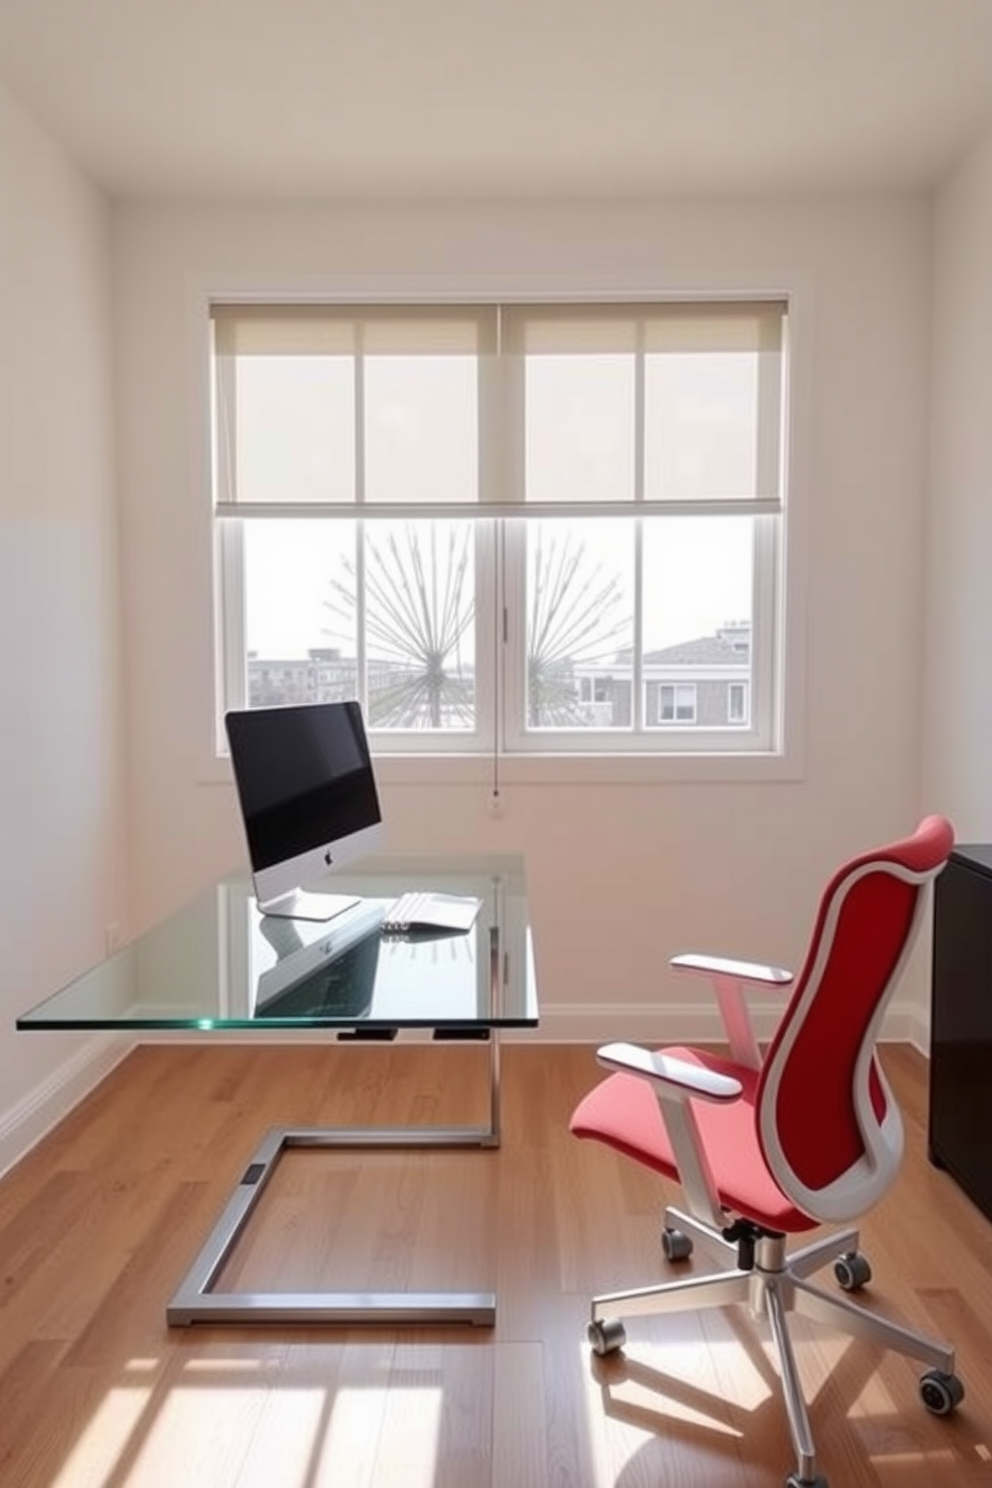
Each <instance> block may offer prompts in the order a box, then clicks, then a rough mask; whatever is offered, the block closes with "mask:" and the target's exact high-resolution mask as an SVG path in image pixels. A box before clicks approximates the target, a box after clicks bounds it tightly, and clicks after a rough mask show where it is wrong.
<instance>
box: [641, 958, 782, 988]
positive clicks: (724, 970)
mask: <svg viewBox="0 0 992 1488" xmlns="http://www.w3.org/2000/svg"><path fill="white" fill-rule="evenodd" d="M669 965H670V966H671V967H672V968H673V970H675V971H701V972H704V973H705V974H707V975H709V976H725V977H733V978H734V980H735V981H738V982H757V983H760V984H762V985H764V986H773V987H789V986H791V985H792V980H793V977H792V972H791V971H786V970H785V968H784V967H782V966H765V965H763V964H762V963H761V962H760V961H732V960H731V959H730V958H729V957H726V956H702V955H700V954H699V953H698V952H696V951H689V952H687V953H686V954H685V955H683V956H673V957H672V959H671V961H670V963H669Z"/></svg>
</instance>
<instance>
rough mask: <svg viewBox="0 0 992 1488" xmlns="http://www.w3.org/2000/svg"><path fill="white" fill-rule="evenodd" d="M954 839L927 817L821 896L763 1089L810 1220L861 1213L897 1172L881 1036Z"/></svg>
mask: <svg viewBox="0 0 992 1488" xmlns="http://www.w3.org/2000/svg"><path fill="white" fill-rule="evenodd" d="M953 846H954V829H953V827H952V826H951V824H950V822H949V821H948V820H947V819H946V818H945V817H942V816H928V817H926V818H924V820H923V821H922V822H921V823H920V825H919V827H918V828H917V830H916V831H915V833H914V834H913V835H912V836H911V837H907V838H905V839H904V840H903V841H900V842H895V843H892V844H890V845H889V846H887V847H882V848H879V849H878V850H877V851H875V852H870V853H865V854H863V855H862V856H861V857H858V858H855V859H853V861H852V862H850V863H847V864H845V866H844V867H843V868H841V869H840V870H839V871H838V872H837V873H836V874H835V875H834V877H833V879H832V880H831V881H830V883H829V884H828V885H827V888H826V891H825V892H824V895H823V898H822V900H821V902H820V909H819V914H818V915H817V919H816V923H815V925H814V928H813V935H812V938H811V940H810V944H809V948H808V950H807V952H806V958H805V960H804V962H803V966H802V969H801V971H800V973H799V975H798V977H797V979H796V984H795V989H794V992H793V995H792V998H791V1000H790V1002H789V1006H788V1008H787V1009H786V1012H785V1015H784V1017H783V1018H782V1020H781V1022H780V1024H779V1026H778V1028H777V1029H776V1032H775V1036H774V1038H773V1040H772V1042H771V1045H770V1046H769V1049H768V1051H767V1054H766V1056H765V1059H764V1061H763V1064H762V1068H761V1075H760V1079H759V1083H758V1089H757V1092H756V1099H757V1108H758V1123H759V1136H760V1140H761V1146H762V1150H763V1151H764V1155H765V1160H766V1162H767V1163H768V1165H769V1167H770V1168H771V1170H772V1172H773V1173H774V1175H775V1178H776V1180H777V1182H778V1184H779V1186H780V1187H781V1188H782V1190H783V1191H784V1192H785V1193H786V1194H787V1195H788V1197H789V1198H790V1199H791V1200H792V1202H793V1203H794V1204H796V1205H797V1207H798V1208H800V1209H802V1210H803V1212H804V1213H806V1214H808V1215H809V1216H810V1217H811V1218H813V1219H817V1220H831V1221H842V1220H849V1219H854V1218H857V1216H858V1215H860V1214H863V1213H865V1211H866V1210H868V1209H870V1208H871V1206H872V1205H873V1204H875V1203H876V1202H877V1201H878V1199H879V1198H881V1196H882V1194H883V1193H884V1192H885V1190H886V1189H887V1188H888V1187H889V1185H890V1184H891V1183H892V1181H893V1179H894V1178H895V1176H896V1173H897V1171H898V1168H899V1162H900V1160H901V1157H902V1141H903V1131H902V1119H901V1117H900V1114H899V1109H898V1107H897V1105H896V1102H895V1100H894V1098H893V1095H892V1092H891V1090H890V1088H889V1085H888V1083H887V1081H886V1079H885V1076H884V1074H883V1072H882V1070H881V1068H880V1067H879V1065H878V1062H877V1060H876V1059H875V1039H876V1036H877V1033H878V1030H879V1026H880V1023H881V1019H882V1015H883V1013H884V1011H885V1007H886V1004H887V1002H888V1000H889V998H890V996H891V995H892V992H893V990H894V989H895V986H896V983H897V982H898V980H899V976H900V973H901V971H902V968H903V966H904V964H905V961H906V958H907V956H908V954H909V951H910V949H911V947H912V943H913V940H914V938H915V935H916V932H917V930H918V928H919V925H920V920H921V916H922V911H923V908H924V905H925V903H926V900H927V891H928V888H929V885H930V882H931V881H932V879H934V878H935V877H936V875H937V874H938V873H939V872H940V870H941V868H943V866H944V864H945V863H946V861H947V858H948V855H949V853H950V851H951V849H952V847H953Z"/></svg>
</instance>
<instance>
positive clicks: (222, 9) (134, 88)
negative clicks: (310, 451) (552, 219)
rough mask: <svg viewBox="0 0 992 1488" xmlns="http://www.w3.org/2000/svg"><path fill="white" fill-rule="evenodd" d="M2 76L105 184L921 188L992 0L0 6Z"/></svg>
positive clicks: (186, 0)
mask: <svg viewBox="0 0 992 1488" xmlns="http://www.w3.org/2000/svg"><path fill="white" fill-rule="evenodd" d="M0 79H2V80H3V81H5V82H6V84H7V85H8V87H9V89H10V91H11V92H12V93H13V94H14V95H15V96H16V97H17V98H19V99H20V101H21V102H22V103H23V104H25V105H26V106H27V107H28V108H29V109H30V110H31V111H32V112H33V113H34V114H36V115H37V117H38V118H39V119H40V120H41V121H42V122H43V123H44V124H45V125H46V126H47V127H48V128H49V129H50V130H51V131H52V132H53V133H54V134H56V135H57V136H58V137H59V138H60V139H61V140H62V141H63V142H64V143H65V145H66V147H67V148H68V149H69V151H70V153H71V154H72V155H73V156H74V157H75V158H76V160H77V161H78V162H79V163H80V164H81V165H82V166H83V167H84V168H85V169H86V170H87V171H88V172H89V174H91V175H92V176H93V177H94V178H95V179H96V180H98V181H99V182H101V183H102V184H103V185H104V186H105V187H106V188H107V189H108V190H109V191H111V192H112V193H114V194H115V195H120V196H140V197H157V196H188V197H209V198H227V199H231V198H251V197H253V198H260V197H282V198H293V197H298V198H304V197H318V196H319V197H328V196H347V197H366V198H382V197H386V196H390V197H396V196H402V197H436V198H453V197H504V196H513V197H532V196H536V195H542V196H588V195H620V194H623V195H643V194H659V193H672V192H678V193H710V192H744V191H747V192H755V191H790V192H791V191H823V190H831V191H832V190H855V191H859V190H886V189H896V190H903V189H920V188H925V187H927V186H929V185H931V184H932V183H933V182H934V181H935V180H937V179H939V177H940V175H941V174H942V172H943V171H945V170H946V169H947V168H948V166H949V165H950V164H952V163H953V161H954V160H955V159H956V158H958V157H959V156H960V154H961V153H962V151H963V150H964V149H965V148H967V146H968V144H969V143H970V142H971V140H973V139H974V138H975V136H976V135H977V134H978V133H979V132H980V130H981V129H982V127H983V125H984V124H985V123H986V121H987V120H988V119H989V117H990V116H992V0H0Z"/></svg>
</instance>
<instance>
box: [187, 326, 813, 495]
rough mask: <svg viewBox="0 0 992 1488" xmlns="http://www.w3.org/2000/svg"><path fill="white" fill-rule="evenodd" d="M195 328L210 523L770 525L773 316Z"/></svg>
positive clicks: (776, 339)
mask: <svg viewBox="0 0 992 1488" xmlns="http://www.w3.org/2000/svg"><path fill="white" fill-rule="evenodd" d="M211 314H212V320H213V332H214V353H215V374H216V401H217V436H218V437H217V451H218V456H217V490H216V493H215V509H216V511H217V513H218V515H220V516H230V515H237V516H245V515H257V516H264V515H273V514H278V515H289V514H293V513H300V514H306V515H316V514H318V513H320V512H324V513H327V514H331V515H333V514H338V515H342V514H344V515H351V516H355V515H362V516H405V517H409V516H411V515H414V514H416V515H419V516H433V515H438V516H445V517H455V516H468V517H472V516H480V515H484V516H500V515H507V516H532V515H533V516H540V515H545V514H556V515H565V514H568V513H569V512H571V511H574V512H575V513H576V514H581V515H584V516H588V515H593V514H596V513H603V514H605V515H619V514H621V513H622V512H624V511H626V512H629V513H631V514H644V515H647V514H649V513H651V512H659V513H660V512H666V513H674V512H680V511H685V512H691V513H693V514H698V513H702V512H704V511H712V512H714V513H719V512H735V511H736V512H741V511H746V512H747V513H748V514H750V515H757V514H761V513H767V512H775V511H778V510H779V509H780V506H781V491H780V485H781V480H780V454H779V451H780V448H781V444H782V405H783V396H782V389H783V360H784V324H785V319H786V306H785V304H784V302H780V301H757V302H751V301H748V302H744V301H740V302H738V301H733V302H700V303H697V302H686V303H682V302H680V303H677V304H669V303H654V302H645V303H636V304H635V303H622V304H613V303H610V304H574V303H570V304H551V305H548V304H513V305H500V306H497V305H382V304H380V305H355V304H348V305H323V304H322V305H297V304H288V305H260V304H230V303H218V304H216V305H214V306H213V308H212V312H211Z"/></svg>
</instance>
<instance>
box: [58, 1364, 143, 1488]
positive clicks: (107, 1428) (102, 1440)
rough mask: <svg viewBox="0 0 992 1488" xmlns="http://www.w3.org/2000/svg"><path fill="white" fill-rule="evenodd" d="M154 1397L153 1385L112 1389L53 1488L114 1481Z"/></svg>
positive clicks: (93, 1487) (99, 1487)
mask: <svg viewBox="0 0 992 1488" xmlns="http://www.w3.org/2000/svg"><path fill="white" fill-rule="evenodd" d="M150 1396H151V1387H150V1386H141V1385H122V1386H120V1387H119V1388H117V1389H114V1390H110V1391H108V1393H107V1395H106V1396H105V1397H104V1399H103V1401H102V1403H101V1404H100V1406H99V1408H98V1409H97V1410H96V1411H94V1413H93V1415H92V1416H91V1418H90V1420H89V1421H88V1423H87V1425H86V1428H85V1430H84V1431H83V1432H82V1433H81V1435H80V1437H79V1439H78V1441H77V1442H76V1444H75V1446H74V1447H73V1449H72V1451H71V1452H70V1453H69V1456H68V1457H67V1458H66V1460H65V1462H64V1463H63V1464H62V1466H61V1468H60V1469H59V1473H58V1476H57V1477H56V1478H55V1479H53V1481H52V1488H103V1485H104V1484H105V1483H107V1482H110V1481H111V1480H112V1479H113V1475H114V1470H115V1468H116V1467H117V1464H118V1463H119V1461H120V1459H121V1457H122V1455H123V1453H124V1452H125V1450H126V1448H127V1445H128V1442H129V1441H130V1439H131V1436H132V1433H133V1432H134V1430H135V1428H136V1426H137V1425H138V1422H139V1421H140V1420H141V1416H142V1412H143V1411H144V1409H145V1407H146V1405H147V1404H148V1401H149V1398H150Z"/></svg>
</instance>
